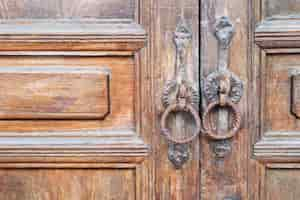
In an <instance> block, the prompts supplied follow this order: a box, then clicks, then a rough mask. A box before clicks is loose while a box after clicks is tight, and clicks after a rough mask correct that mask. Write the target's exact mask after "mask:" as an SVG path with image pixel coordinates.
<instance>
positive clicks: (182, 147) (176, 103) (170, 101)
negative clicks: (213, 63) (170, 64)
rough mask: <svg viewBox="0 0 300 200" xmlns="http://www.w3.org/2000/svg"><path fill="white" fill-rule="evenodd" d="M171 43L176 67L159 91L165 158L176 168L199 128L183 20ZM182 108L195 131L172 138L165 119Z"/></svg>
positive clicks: (188, 37)
mask: <svg viewBox="0 0 300 200" xmlns="http://www.w3.org/2000/svg"><path fill="white" fill-rule="evenodd" d="M173 39H174V44H175V47H176V64H175V65H176V66H175V67H176V70H175V76H174V78H173V79H172V80H169V81H168V82H167V83H166V84H165V86H164V90H163V93H162V103H163V106H164V107H165V111H164V113H163V115H162V118H161V128H162V134H163V135H164V136H165V137H166V139H167V140H168V143H169V149H168V158H169V160H170V161H171V162H172V163H173V165H174V167H175V168H176V169H179V168H181V167H182V165H183V164H184V163H185V162H187V161H188V159H189V151H188V150H189V148H188V143H189V142H191V141H192V140H193V139H194V138H195V137H196V136H198V134H199V133H200V129H201V120H200V118H199V115H198V112H197V108H198V106H199V93H198V91H197V90H196V89H195V88H194V87H193V86H192V84H191V83H190V82H189V81H188V80H187V75H186V67H187V62H186V60H187V48H188V46H189V45H190V44H191V40H192V32H191V30H190V29H189V28H188V26H187V24H186V23H185V22H184V20H182V21H181V22H180V23H179V24H178V25H177V27H176V31H175V32H174V38H173ZM176 112H177V113H180V112H185V113H189V114H191V116H192V117H193V118H194V119H195V122H196V131H195V132H194V134H193V136H191V137H188V138H185V139H177V138H173V136H172V135H171V134H170V130H168V128H167V127H166V124H167V123H166V120H167V118H168V116H169V114H171V113H176Z"/></svg>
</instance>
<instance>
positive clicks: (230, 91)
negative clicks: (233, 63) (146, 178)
mask: <svg viewBox="0 0 300 200" xmlns="http://www.w3.org/2000/svg"><path fill="white" fill-rule="evenodd" d="M233 35H234V27H233V25H232V24H231V23H230V21H229V19H228V18H227V17H222V18H220V19H219V20H218V22H217V24H216V29H215V36H216V38H217V40H218V41H219V60H218V68H217V70H216V71H215V72H212V73H211V74H209V75H208V76H207V77H206V79H205V80H204V85H203V93H204V96H205V98H206V100H207V102H208V106H207V108H206V110H205V111H204V114H203V118H202V120H201V119H200V116H199V112H198V107H199V99H200V97H199V91H198V90H196V89H195V88H194V87H193V84H192V83H191V82H189V81H188V80H187V77H186V67H187V61H186V59H187V55H186V54H187V48H188V47H189V45H190V43H191V41H192V32H191V31H190V29H189V28H188V26H187V24H186V22H185V21H184V20H182V21H181V22H180V23H179V24H178V26H177V28H176V31H175V32H174V43H175V47H176V66H175V67H176V71H175V76H174V78H173V79H172V80H170V81H168V82H167V83H166V85H165V87H164V90H163V93H162V103H163V105H164V107H165V110H164V112H163V114H162V117H161V132H162V134H163V135H164V136H165V137H166V138H167V140H168V142H169V151H168V154H169V156H168V157H169V160H170V161H171V162H172V163H173V164H174V166H175V168H181V167H182V165H183V164H184V163H185V162H186V161H187V160H188V158H189V154H188V146H187V144H188V143H191V142H192V141H193V140H194V139H195V138H197V137H198V136H199V134H200V133H202V134H203V135H207V136H209V138H210V139H212V140H226V139H230V138H232V137H233V136H234V135H235V134H237V132H238V130H239V129H240V126H241V113H240V112H239V110H238V108H237V106H236V104H237V103H238V102H239V101H240V99H241V97H242V95H243V83H242V81H241V80H240V79H239V78H238V77H237V76H236V75H235V74H234V73H233V72H230V71H229V70H228V66H227V65H228V54H229V52H228V51H229V50H228V49H229V46H230V43H231V40H232V37H233ZM218 107H224V108H228V110H230V111H231V112H233V120H232V121H233V122H232V123H233V124H232V128H231V129H230V130H228V131H227V132H226V133H223V134H218V133H217V130H216V128H215V127H216V126H215V125H214V123H213V120H212V119H211V114H212V113H213V112H214V111H215V110H216V109H217V108H218ZM183 112H185V113H187V114H189V115H190V116H191V117H192V118H193V121H194V122H195V124H196V128H195V130H194V133H193V134H192V135H191V136H189V137H185V138H182V137H180V138H175V137H174V136H173V135H172V134H171V131H170V130H169V129H168V128H167V120H168V118H169V116H170V115H171V114H172V113H173V114H174V113H183ZM226 149H228V148H226Z"/></svg>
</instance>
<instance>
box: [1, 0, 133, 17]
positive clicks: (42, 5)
mask: <svg viewBox="0 0 300 200" xmlns="http://www.w3.org/2000/svg"><path fill="white" fill-rule="evenodd" d="M135 8H136V5H135V1H134V0H123V1H119V0H101V1H97V0H77V1H76V2H74V1H73V0H1V1H0V11H1V12H0V13H1V14H0V18H2V19H18V18H24V19H32V18H33V19H37V18H38V19H41V18H44V19H49V18H52V19H53V18H54V19H59V18H131V19H133V18H134V14H135Z"/></svg>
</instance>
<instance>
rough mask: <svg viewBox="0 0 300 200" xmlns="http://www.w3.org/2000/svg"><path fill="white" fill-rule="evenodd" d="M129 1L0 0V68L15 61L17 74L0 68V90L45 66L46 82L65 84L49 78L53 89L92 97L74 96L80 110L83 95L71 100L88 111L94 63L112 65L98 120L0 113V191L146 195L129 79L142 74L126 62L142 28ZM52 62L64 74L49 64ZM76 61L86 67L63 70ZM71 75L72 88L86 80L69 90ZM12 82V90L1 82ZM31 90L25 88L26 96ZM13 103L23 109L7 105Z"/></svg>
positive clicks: (1, 194)
mask: <svg viewBox="0 0 300 200" xmlns="http://www.w3.org/2000/svg"><path fill="white" fill-rule="evenodd" d="M136 4H137V5H138V1H133V0H125V1H119V0H112V1H93V0H88V1H84V0H83V1H76V3H74V1H70V0H62V1H60V0H54V1H39V0H34V1H32V0H29V1H28V0H24V1H5V0H4V1H0V10H1V14H0V15H1V17H0V18H2V20H1V22H0V26H2V30H3V31H1V33H0V46H1V47H2V48H0V51H1V53H0V54H1V56H0V60H1V61H0V71H1V70H4V69H6V70H8V71H11V70H13V69H14V68H22V70H24V72H22V73H19V72H18V73H19V74H18V73H15V72H13V73H11V72H9V73H7V72H4V73H2V74H1V76H0V77H3V79H5V80H10V81H8V83H7V84H6V85H7V90H9V91H8V92H7V93H8V94H10V93H14V92H15V93H18V94H24V93H25V92H24V91H22V86H23V85H27V84H32V83H33V82H34V81H35V80H36V79H37V80H38V81H39V83H40V80H41V79H44V78H47V77H48V76H49V74H46V75H47V77H44V75H45V74H44V73H41V71H40V72H39V73H36V72H37V71H34V70H28V69H29V68H30V69H35V70H36V69H37V68H39V67H40V66H46V68H48V70H50V71H52V72H51V73H52V74H51V77H52V79H51V80H49V84H48V85H47V84H46V90H47V91H50V90H51V89H52V87H53V84H52V83H53V82H54V81H53V79H55V84H56V86H58V85H63V86H62V87H63V88H64V89H65V91H67V92H66V93H65V91H61V90H60V89H59V88H57V87H54V88H53V89H54V90H55V92H56V93H57V92H58V93H61V94H60V95H63V96H71V97H72V96H76V95H79V96H80V98H81V97H83V96H85V97H88V98H96V99H94V100H92V102H94V103H92V104H90V102H82V103H83V104H86V105H85V107H86V106H88V110H84V106H82V105H83V104H82V105H80V108H79V110H80V109H83V110H82V111H84V113H85V112H86V111H88V112H90V111H91V110H93V111H94V112H95V111H97V106H96V107H93V108H92V107H89V106H91V105H93V104H94V105H96V104H95V102H98V101H99V100H101V99H99V98H98V97H99V96H97V95H96V90H98V91H99V92H100V93H101V87H99V86H98V82H101V83H102V81H98V80H102V75H101V74H100V73H98V71H101V70H103V69H104V68H109V70H110V71H111V72H110V73H111V77H110V78H111V79H110V86H109V92H110V95H111V99H110V104H111V112H110V115H108V116H107V117H106V118H105V119H104V120H99V119H95V120H75V119H72V120H66V119H65V120H57V119H52V120H33V119H31V120H0V124H1V125H0V137H1V138H0V141H1V142H2V143H1V144H0V162H1V164H0V165H1V167H0V168H1V169H0V182H1V184H2V185H5V186H4V187H1V189H0V198H1V199H4V200H6V199H7V200H8V199H9V200H11V199H12V200H14V199H15V200H19V199H26V200H27V199H28V200H29V199H30V200H31V199H36V200H42V199H43V200H44V199H51V200H52V199H53V200H56V199H75V200H76V199H78V200H79V199H84V200H85V199H95V200H96V199H97V200H98V199H101V200H102V199H104V200H105V199H108V200H112V199H130V200H131V199H139V200H141V199H147V198H148V197H149V196H148V195H147V192H146V191H145V188H146V185H147V184H148V182H145V181H143V182H142V180H143V178H142V177H143V176H144V175H145V176H146V175H147V174H146V173H145V172H146V170H144V169H145V168H146V167H145V166H146V165H144V164H141V162H142V161H143V160H144V159H145V157H146V156H147V155H148V153H149V147H148V146H147V145H145V142H144V141H143V140H141V139H140V138H139V136H138V133H139V129H138V127H140V126H141V124H138V123H141V121H140V115H142V113H143V111H144V110H139V108H137V105H141V104H139V102H140V99H139V98H140V95H141V93H140V92H141V91H143V88H142V85H141V84H139V83H138V82H139V80H140V75H141V74H140V73H139V72H140V69H139V64H136V63H135V61H138V60H135V58H134V54H135V52H136V51H138V50H139V49H140V48H142V47H143V46H144V45H145V41H146V33H145V31H144V30H143V29H142V28H141V26H139V25H137V24H136V23H134V22H132V19H133V18H134V17H136V14H137V13H138V11H136V10H135V9H138V8H139V7H138V6H137V7H136ZM61 18H64V19H63V20H61ZM66 18H68V19H66ZM83 18H84V19H83ZM94 18H98V19H97V20H96V19H94ZM100 18H101V19H100ZM104 18H106V20H104ZM107 18H119V19H117V20H115V19H109V20H107ZM120 18H122V19H120ZM128 18H130V20H128ZM32 19H34V20H32ZM54 19H55V20H54ZM57 19H59V20H57ZM61 66H63V68H64V70H63V71H64V73H58V74H57V73H54V71H55V70H57V68H60V67H61ZM77 67H79V68H81V69H82V70H83V71H89V70H91V68H95V70H94V72H92V73H87V74H85V73H83V75H81V77H77V75H76V74H75V75H74V74H72V73H66V71H68V70H69V71H72V69H73V71H74V68H77ZM29 71H30V73H29ZM33 71H34V73H33ZM57 71H60V70H57ZM69 75H70V76H69ZM55 76H57V77H55ZM82 76H84V81H82V80H81V78H82ZM85 76H87V77H85ZM143 76H144V75H143ZM21 79H22V80H23V82H22V81H21V82H20V80H21ZM78 82H80V83H78ZM47 83H48V82H47ZM18 84H19V85H18ZM68 84H69V85H68ZM71 84H72V86H73V87H74V84H75V85H76V84H78V85H79V84H80V86H78V87H80V88H85V89H84V90H80V88H79V90H78V91H74V90H75V89H76V87H75V89H74V88H73V87H71V86H70V85H71ZM2 86H3V87H4V86H5V85H2ZM11 86H15V87H16V88H17V89H15V90H14V91H13V90H12V89H11V88H8V87H11ZM78 87H77V89H78ZM4 88H5V87H4ZM29 88H31V89H33V87H32V86H30V87H29ZM107 89H108V88H107ZM80 91H83V93H80ZM103 91H104V90H103ZM40 93H41V91H40V90H34V93H31V97H34V96H40ZM52 93H54V92H51V93H47V95H50V94H52ZM97 94H98V93H97ZM19 96H24V95H19ZM17 97H18V95H17ZM14 98H16V97H15V96H14ZM33 99H36V98H31V101H33ZM81 99H82V98H81ZM22 101H23V100H22ZM8 102H10V103H12V102H13V101H12V100H8ZM43 102H44V101H38V102H37V101H33V102H31V103H29V104H30V105H31V104H33V103H35V104H38V103H43ZM46 104H47V103H46ZM18 105H20V106H21V104H20V103H19V104H18ZM30 105H29V107H30ZM97 105H98V104H97ZM23 106H24V105H23ZM47 106H48V104H47ZM13 108H14V109H16V108H17V109H18V110H20V109H23V110H24V108H20V107H18V106H15V105H14V106H13ZM26 108H28V107H27V106H26ZM86 108H87V107H86ZM30 109H31V108H30ZM35 109H37V110H38V111H41V110H43V109H44V108H40V107H35ZM75 109H77V107H74V108H71V110H73V111H74V110H75ZM46 110H47V109H46ZM34 111H36V110H34ZM73 111H72V112H73ZM137 111H139V112H137ZM10 114H11V112H10ZM33 114H37V113H36V112H35V113H33ZM39 118H40V117H39ZM144 122H145V121H144ZM145 126H146V125H145ZM147 134H149V133H147ZM149 135H150V134H149ZM129 168H130V169H129ZM148 185H151V184H150V183H149V184H148Z"/></svg>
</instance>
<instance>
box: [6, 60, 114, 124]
mask: <svg viewBox="0 0 300 200" xmlns="http://www.w3.org/2000/svg"><path fill="white" fill-rule="evenodd" d="M109 81H110V72H109V69H107V68H106V69H105V68H103V69H102V70H100V69H99V68H98V69H97V68H93V67H86V68H80V67H77V68H76V67H59V66H55V67H49V66H48V67H47V66H46V67H43V66H40V67H1V68H0V82H1V86H0V91H1V92H0V119H103V118H105V116H106V115H108V114H109V110H110V97H109V93H110V92H109V90H110V88H109Z"/></svg>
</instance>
